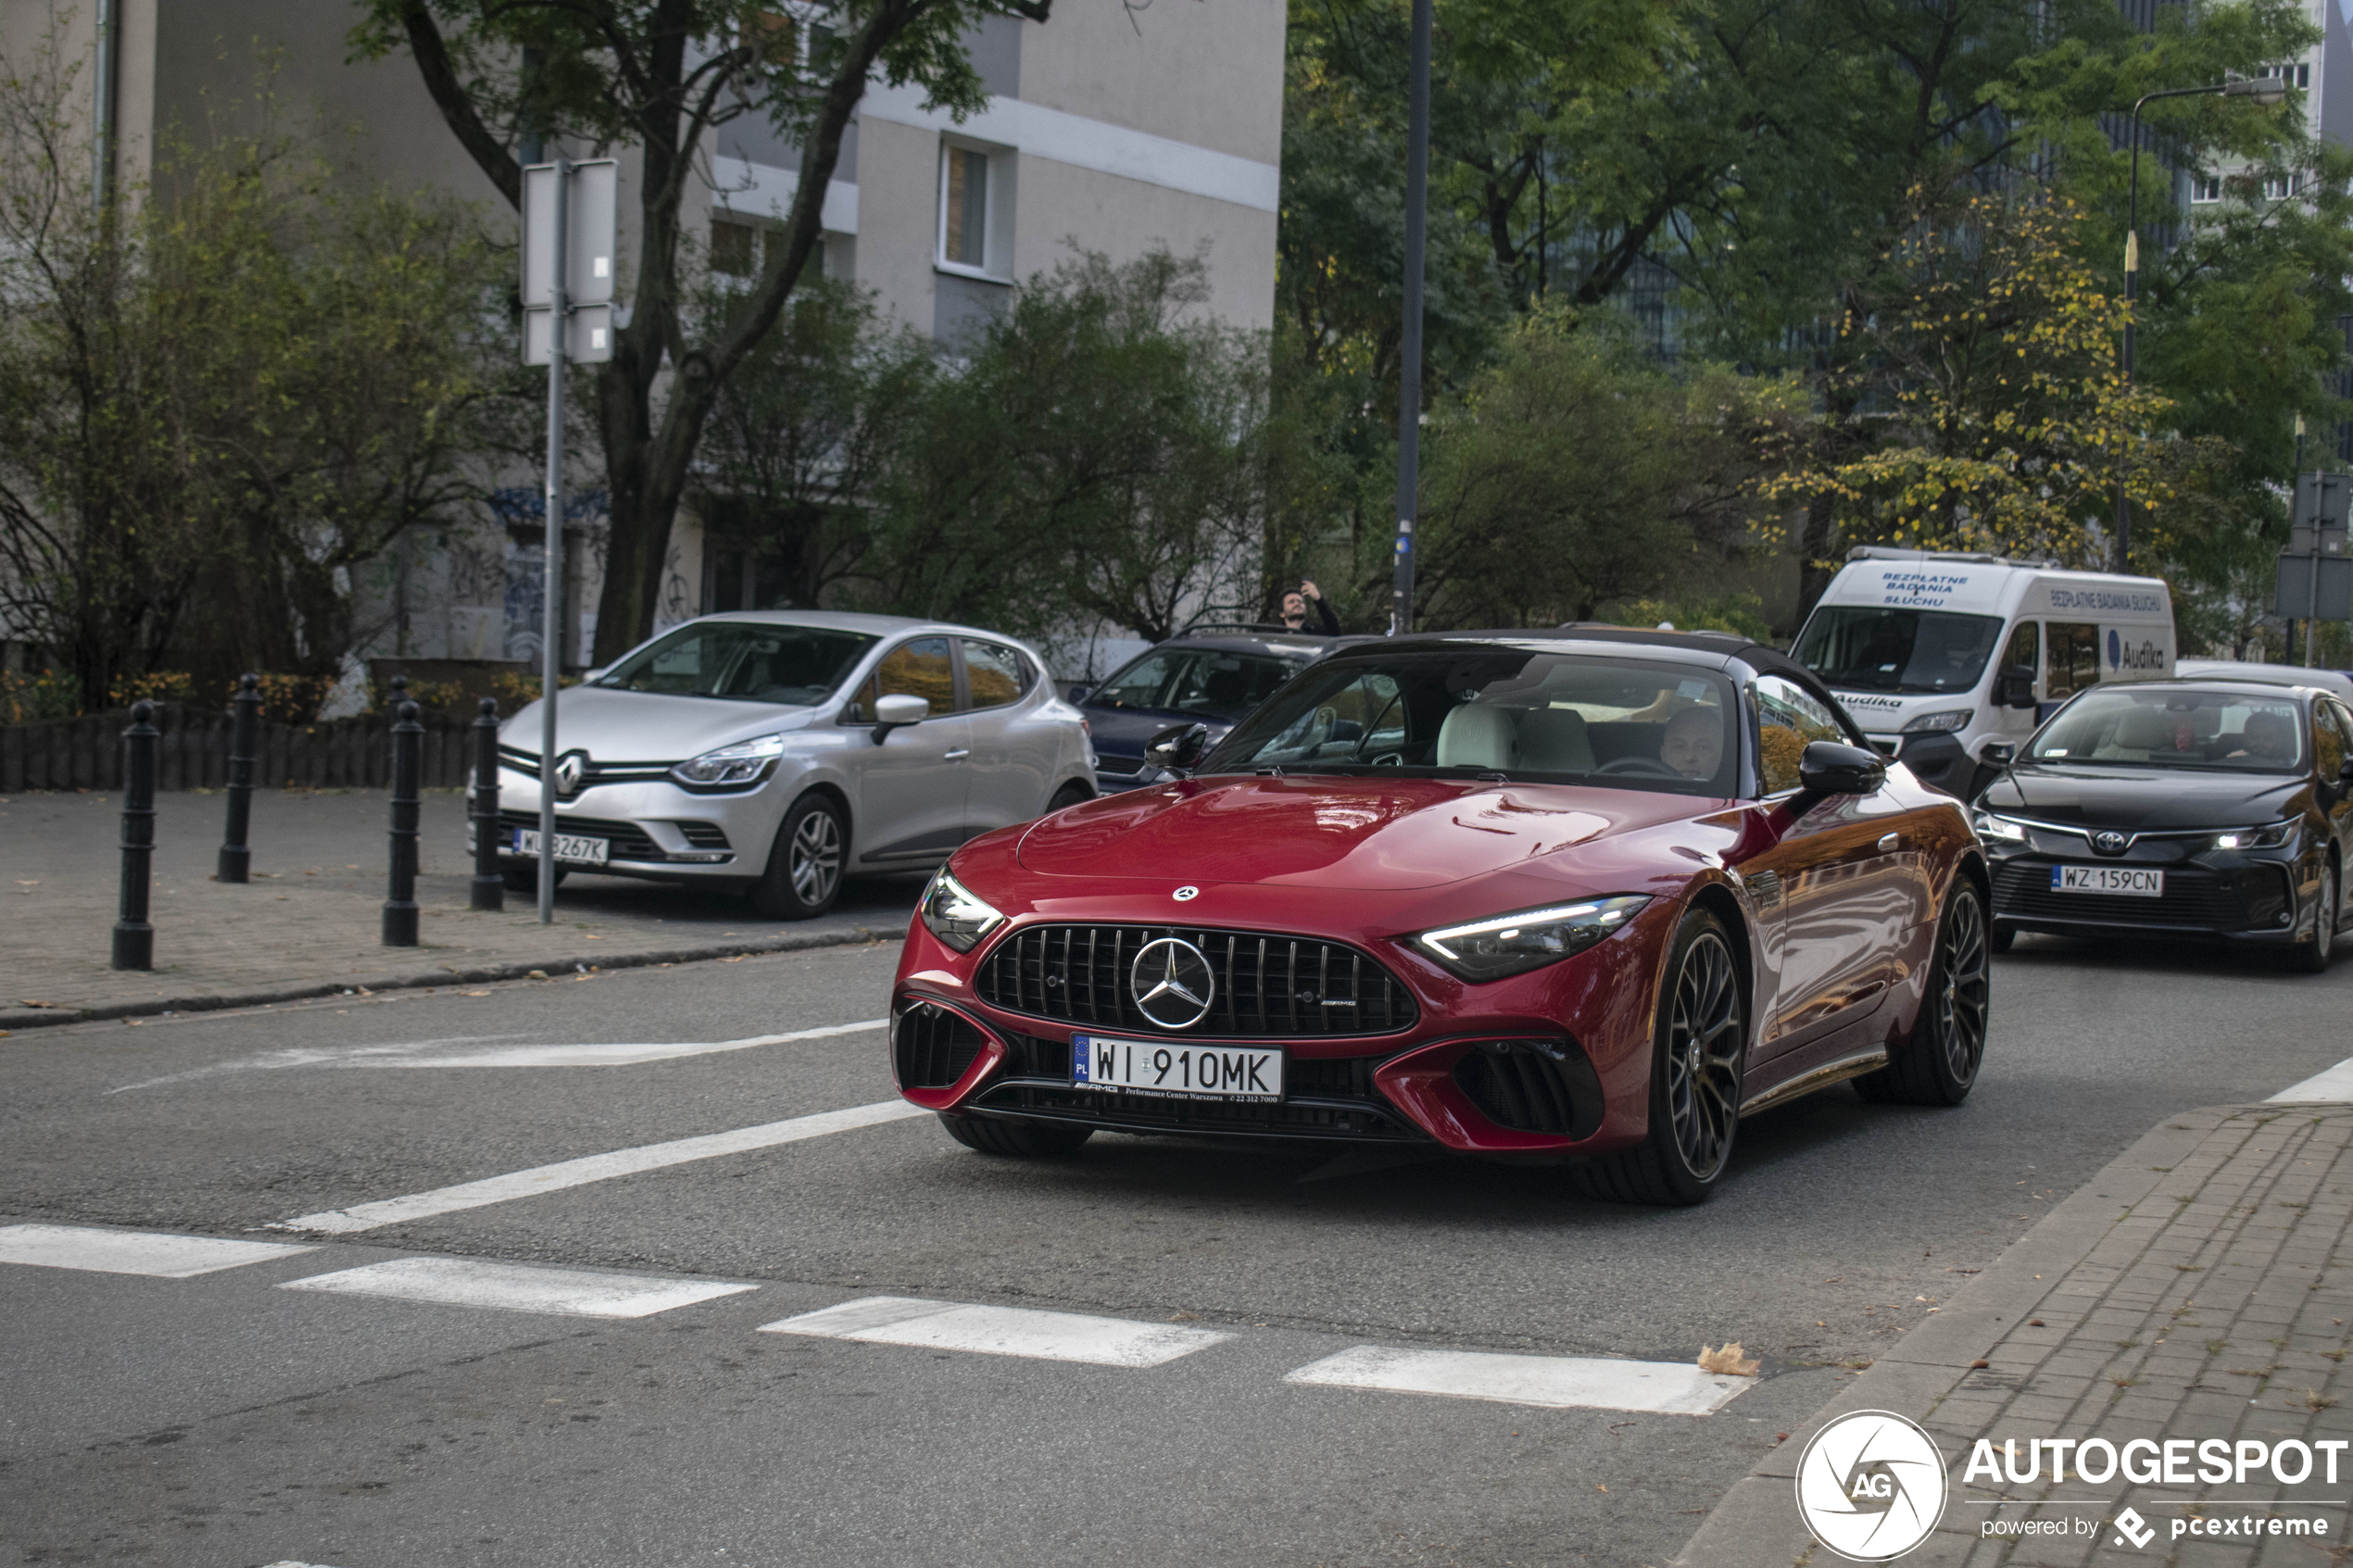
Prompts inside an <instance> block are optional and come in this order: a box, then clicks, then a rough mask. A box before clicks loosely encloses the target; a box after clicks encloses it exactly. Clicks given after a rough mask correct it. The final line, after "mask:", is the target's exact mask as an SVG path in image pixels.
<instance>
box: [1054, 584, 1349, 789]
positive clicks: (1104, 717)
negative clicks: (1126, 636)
mask: <svg viewBox="0 0 2353 1568" xmlns="http://www.w3.org/2000/svg"><path fill="white" fill-rule="evenodd" d="M1331 646H1332V639H1331V638H1329V637H1319V636H1302V635H1301V634H1299V633H1293V632H1288V631H1284V630H1282V629H1280V628H1273V629H1267V628H1261V627H1255V626H1195V627H1188V628H1187V629H1186V630H1185V631H1184V632H1183V633H1179V634H1178V635H1176V636H1174V637H1171V638H1169V639H1168V641H1166V642H1164V643H1161V644H1158V645H1157V646H1152V647H1149V648H1146V649H1145V650H1144V651H1143V652H1142V653H1140V654H1138V655H1137V656H1136V657H1135V658H1134V659H1129V660H1128V661H1127V662H1126V664H1124V665H1122V666H1120V667H1119V668H1118V669H1117V670H1115V671H1113V672H1112V673H1111V675H1110V676H1109V677H1108V678H1107V679H1105V680H1104V681H1103V683H1102V684H1101V685H1097V686H1093V687H1088V686H1073V687H1071V688H1070V700H1071V701H1072V702H1074V703H1076V704H1077V705H1078V709H1079V711H1080V712H1082V713H1084V714H1085V715H1086V716H1087V722H1088V728H1089V730H1090V731H1091V732H1092V734H1093V735H1094V743H1095V784H1096V787H1097V788H1099V789H1101V791H1102V792H1103V793H1104V794H1105V795H1110V794H1112V793H1114V792H1115V791H1118V790H1123V789H1133V788H1135V787H1136V786H1137V785H1138V784H1144V783H1148V782H1150V779H1151V777H1152V776H1153V775H1152V774H1151V772H1150V771H1148V770H1146V768H1145V766H1144V746H1145V744H1146V743H1147V742H1149V741H1150V740H1151V738H1152V736H1154V735H1156V734H1160V733H1161V732H1162V731H1163V730H1165V729H1167V728H1169V727H1170V726H1171V725H1174V724H1182V723H1187V722H1193V723H1201V724H1206V725H1207V726H1208V727H1209V737H1208V738H1209V743H1210V744H1211V745H1215V744H1216V743H1217V742H1218V741H1219V740H1222V739H1223V738H1225V734H1226V732H1227V730H1230V729H1232V728H1233V727H1234V725H1235V724H1236V723H1237V722H1239V721H1240V720H1241V718H1242V716H1243V715H1244V714H1247V713H1248V712H1249V711H1250V710H1251V709H1253V708H1255V707H1257V706H1258V705H1259V704H1260V703H1261V702H1263V701H1265V698H1266V697H1267V696H1269V695H1270V694H1272V693H1273V691H1274V690H1275V688H1276V687H1277V686H1279V685H1281V684H1283V683H1284V682H1285V681H1288V680H1290V678H1291V677H1292V676H1293V675H1295V674H1297V673H1298V672H1299V671H1302V670H1304V669H1305V668H1306V667H1307V666H1308V665H1309V664H1310V663H1312V662H1314V661H1315V659H1318V658H1320V657H1322V656H1323V655H1324V654H1326V653H1327V652H1329V651H1330V649H1331ZM1139 774H1142V775H1143V776H1142V777H1139Z"/></svg>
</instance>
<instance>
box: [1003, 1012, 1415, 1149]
mask: <svg viewBox="0 0 2353 1568" xmlns="http://www.w3.org/2000/svg"><path fill="white" fill-rule="evenodd" d="M1006 1043H1007V1045H1009V1046H1010V1047H1012V1052H1011V1055H1010V1056H1009V1057H1008V1059H1007V1060H1006V1063H1005V1067H1004V1070H1003V1076H1001V1077H1000V1078H999V1080H998V1081H997V1082H996V1083H995V1084H993V1085H990V1086H989V1087H988V1088H987V1089H985V1090H983V1091H982V1093H981V1096H980V1098H979V1099H978V1100H977V1101H975V1105H976V1106H977V1107H978V1108H979V1109H982V1110H1004V1111H1012V1112H1017V1113H1019V1114H1023V1115H1035V1116H1042V1117H1049V1118H1061V1119H1065V1120H1070V1121H1077V1122H1090V1123H1095V1124H1096V1125H1098V1126H1114V1127H1121V1128H1125V1129H1126V1130H1128V1131H1131V1132H1139V1133H1149V1132H1168V1133H1224V1134H1238V1135H1256V1136H1260V1137H1278V1138H1355V1139H1367V1140H1371V1141H1374V1142H1383V1143H1413V1142H1418V1141H1427V1139H1428V1135H1427V1134H1425V1133H1424V1132H1423V1131H1422V1130H1421V1129H1420V1128H1418V1127H1416V1126H1415V1125H1414V1124H1413V1123H1412V1122H1410V1121H1408V1120H1407V1119H1406V1118H1405V1117H1404V1116H1403V1114H1402V1113H1400V1112H1399V1111H1398V1110H1397V1109H1396V1107H1394V1106H1392V1105H1390V1103H1389V1101H1388V1100H1386V1099H1384V1098H1381V1094H1380V1091H1379V1090H1378V1089H1376V1088H1375V1087H1374V1086H1373V1069H1374V1068H1375V1067H1376V1066H1378V1064H1379V1061H1380V1059H1379V1058H1378V1057H1368V1056H1367V1057H1336V1058H1327V1059H1324V1060H1311V1059H1307V1058H1302V1057H1298V1056H1293V1057H1291V1058H1290V1060H1288V1061H1287V1062H1286V1063H1285V1064H1284V1069H1283V1072H1284V1080H1283V1099H1282V1102H1281V1103H1280V1104H1277V1105H1251V1104H1239V1103H1235V1102H1231V1101H1226V1100H1211V1099H1176V1098H1161V1097H1159V1096H1156V1095H1129V1094H1116V1093H1108V1092H1105V1091H1103V1090H1100V1089H1079V1088H1074V1087H1072V1086H1071V1084H1070V1045H1069V1042H1067V1041H1064V1040H1044V1039H1039V1038H1038V1037H1037V1036H1035V1035H1013V1036H1012V1037H1011V1038H1009V1039H1008V1040H1007V1042H1006Z"/></svg>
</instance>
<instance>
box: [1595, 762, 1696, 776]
mask: <svg viewBox="0 0 2353 1568" xmlns="http://www.w3.org/2000/svg"><path fill="white" fill-rule="evenodd" d="M1593 771H1595V772H1597V773H1640V774H1641V775H1642V777H1644V778H1646V779H1680V778H1681V777H1682V776H1683V775H1682V774H1680V773H1679V772H1677V771H1675V770H1674V769H1672V768H1670V767H1668V766H1667V764H1666V763H1664V762H1661V761H1659V760H1658V759H1656V758H1654V757H1620V758H1618V759H1616V760H1615V761H1610V762H1604V763H1603V764H1602V765H1601V766H1600V767H1598V768H1596V769H1594V770H1593Z"/></svg>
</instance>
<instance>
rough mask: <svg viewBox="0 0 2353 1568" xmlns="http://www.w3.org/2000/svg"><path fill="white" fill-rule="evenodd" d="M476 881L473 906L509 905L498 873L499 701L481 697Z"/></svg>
mask: <svg viewBox="0 0 2353 1568" xmlns="http://www.w3.org/2000/svg"><path fill="white" fill-rule="evenodd" d="M473 815H474V882H473V907H474V908H475V909H505V908H506V907H507V882H506V878H504V877H502V876H500V875H499V874H498V838H499V829H498V704H497V702H496V701H495V700H493V699H492V698H490V697H484V698H483V699H482V717H480V718H479V719H476V720H475V721H474V801H473Z"/></svg>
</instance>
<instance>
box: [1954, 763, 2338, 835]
mask: <svg viewBox="0 0 2353 1568" xmlns="http://www.w3.org/2000/svg"><path fill="white" fill-rule="evenodd" d="M2303 787H2304V780H2303V779H2302V778H2300V777H2298V776H2296V775H2295V774H2292V773H2237V774H2227V773H2200V772H2194V771H2188V770H2172V769H2158V768H2151V769H2147V770H2145V771H2142V770H2136V769H2129V768H2097V767H2091V768H2069V767H2054V766H2052V765H2050V764H2048V763H2038V764H2034V765H2032V766H2025V767H2018V768H2013V769H2011V770H2010V771H2008V772H2007V773H2005V774H2004V775H2002V777H2000V778H1999V779H1996V780H1995V781H1994V784H1993V787H1991V788H1990V789H1988V790H1987V791H1986V792H1985V796H1984V798H1983V800H1982V805H1983V806H1984V807H1985V808H1986V809H1988V810H1991V811H2004V812H2014V813H2016V814H2017V815H2019V816H2021V817H2026V818H2030V819H2032V821H2034V822H2051V823H2054V824H2057V825H2059V826H2064V827H2076V826H2082V827H2114V828H2125V829H2130V830H2133V831H2136V832H2156V831H2160V830H2162V829H2166V828H2203V827H2252V826H2255V825H2257V824H2259V823H2262V822H2277V821H2278V820H2279V818H2280V816H2281V814H2282V813H2283V812H2285V811H2286V810H2288V809H2290V808H2291V806H2292V805H2293V804H2294V802H2295V799H2296V792H2297V791H2298V790H2300V789H2301V788H2303Z"/></svg>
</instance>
